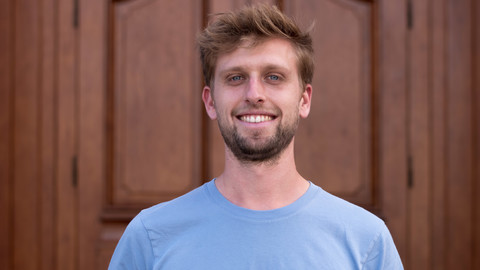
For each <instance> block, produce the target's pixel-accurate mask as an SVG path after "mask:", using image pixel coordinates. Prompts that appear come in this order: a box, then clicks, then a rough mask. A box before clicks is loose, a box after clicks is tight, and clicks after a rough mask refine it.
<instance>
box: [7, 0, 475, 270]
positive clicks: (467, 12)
mask: <svg viewBox="0 0 480 270" xmlns="http://www.w3.org/2000/svg"><path fill="white" fill-rule="evenodd" d="M257 2H266V3H269V4H276V5H277V6H279V8H281V9H282V10H283V11H285V12H286V13H287V14H289V15H291V16H293V17H294V18H295V19H296V21H297V22H298V23H299V24H300V25H301V26H302V27H303V28H308V27H309V26H310V25H311V24H312V22H314V23H315V27H314V30H313V31H312V37H313V39H314V47H315V53H316V72H315V79H314V82H313V104H312V111H311V115H310V116H309V118H308V119H306V120H304V121H302V122H301V125H300V128H299V131H298V134H297V136H296V146H295V148H296V160H297V166H298V170H299V171H300V172H301V173H302V175H304V176H305V177H306V178H308V179H309V180H311V181H312V182H314V183H316V184H317V185H319V186H321V187H323V188H324V189H326V190H327V191H329V192H331V193H333V194H335V195H337V196H340V197H342V198H344V199H346V200H348V201H350V202H352V203H355V204H358V205H360V206H362V207H364V208H366V209H368V210H369V211H371V212H373V213H375V214H376V215H378V216H379V217H381V218H382V219H383V220H385V222H386V223H387V225H388V227H389V229H390V231H391V232H392V235H393V237H394V240H395V243H396V245H397V248H398V250H399V252H400V255H401V257H402V260H403V262H404V265H405V269H422V270H425V269H435V270H439V269H440V270H441V269H465V270H468V269H472V270H473V269H480V198H479V195H480V3H478V1H475V0H278V1H274V0H270V1H268V0H267V1H265V0H264V1H254V0H250V1H248V0H228V1H225V0H176V1H169V0H62V1H60V0H42V1H34V0H4V1H1V7H0V269H12V270H20V269H21V270H23V269H62V270H68V269H89V270H90V269H106V268H107V265H108V262H109V260H110V256H111V255H112V253H113V250H114V248H115V245H116V243H117V241H118V239H119V238H120V236H121V234H122V232H123V230H124V229H125V226H126V225H127V224H128V222H129V221H130V220H131V219H132V218H133V217H134V216H135V215H136V214H137V213H138V212H139V211H140V210H141V209H143V208H145V207H149V206H151V205H154V204H156V203H159V202H163V201H166V200H170V199H172V198H175V197H177V196H179V195H181V194H184V193H186V192H188V191H189V190H191V189H193V188H195V187H197V186H199V185H201V184H203V183H204V182H206V181H209V180H211V179H212V178H213V177H215V176H216V175H218V174H219V173H220V172H221V171H222V168H223V141H222V139H221V136H220V135H219V132H218V130H217V127H216V123H215V122H213V121H210V120H209V119H208V117H207V116H206V114H205V113H204V109H203V104H202V102H201V91H202V87H203V81H202V80H203V79H202V75H201V68H200V63H199V58H198V53H197V50H196V47H195V37H196V34H197V33H198V32H199V31H200V30H201V29H202V27H203V26H205V25H206V24H207V23H208V21H209V20H210V19H212V17H211V16H209V14H212V13H218V12H224V11H227V10H232V9H237V8H240V7H242V6H244V5H245V4H253V3H257ZM359 226H362V224H359ZM205 248H208V247H205Z"/></svg>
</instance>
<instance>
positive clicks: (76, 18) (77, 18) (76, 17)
mask: <svg viewBox="0 0 480 270" xmlns="http://www.w3.org/2000/svg"><path fill="white" fill-rule="evenodd" d="M79 5H80V4H79V1H78V0H73V14H72V17H73V21H72V23H73V28H75V29H77V28H78V26H79V23H80V22H79V21H80V6H79Z"/></svg>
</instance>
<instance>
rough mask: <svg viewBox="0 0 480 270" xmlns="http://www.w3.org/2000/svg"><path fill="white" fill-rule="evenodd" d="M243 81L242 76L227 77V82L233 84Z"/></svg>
mask: <svg viewBox="0 0 480 270" xmlns="http://www.w3.org/2000/svg"><path fill="white" fill-rule="evenodd" d="M242 79H243V76H242V75H232V76H228V77H227V80H228V81H231V82H238V81H241V80H242Z"/></svg>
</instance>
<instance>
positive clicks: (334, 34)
mask: <svg viewBox="0 0 480 270" xmlns="http://www.w3.org/2000/svg"><path fill="white" fill-rule="evenodd" d="M285 8H286V11H287V13H289V14H292V15H293V16H294V17H296V18H297V19H298V20H299V23H300V24H301V25H303V26H304V27H308V26H309V25H311V24H312V22H313V21H315V28H314V30H313V32H312V37H313V42H314V46H315V48H314V49H315V57H316V69H315V75H314V81H313V99H312V102H313V104H312V108H311V112H310V116H309V118H307V119H306V120H305V121H303V122H302V121H301V124H300V125H301V126H300V129H299V132H298V134H297V136H296V141H295V142H296V145H295V147H296V158H297V166H298V170H299V171H300V173H301V174H302V175H304V177H306V178H307V179H309V180H311V181H312V182H314V183H316V184H318V185H319V186H321V187H323V188H325V189H326V190H328V191H329V192H332V193H334V194H336V195H338V196H341V197H343V198H345V199H348V200H349V201H351V202H354V203H356V204H361V205H367V206H372V205H373V202H374V198H373V196H374V194H373V191H374V189H375V181H374V178H373V175H374V173H373V169H374V164H373V160H374V157H373V156H372V155H373V154H374V152H373V151H372V147H373V145H374V143H375V142H374V136H373V133H372V125H373V124H374V116H375V115H374V103H373V101H374V100H375V96H374V94H375V89H374V88H373V87H374V83H373V82H372V79H373V77H372V74H373V72H375V71H374V61H373V58H372V57H373V54H372V52H373V49H374V48H373V45H374V44H373V42H372V41H373V36H372V35H373V32H374V30H373V29H372V27H376V25H374V24H373V23H372V22H373V21H374V18H373V15H374V13H373V10H372V9H373V4H372V3H371V2H368V1H330V0H323V1H286V4H285Z"/></svg>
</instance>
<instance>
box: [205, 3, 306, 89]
mask: <svg viewBox="0 0 480 270" xmlns="http://www.w3.org/2000/svg"><path fill="white" fill-rule="evenodd" d="M216 17H217V18H216V19H215V20H214V21H213V22H212V23H211V24H209V25H208V26H207V27H206V28H205V29H204V30H203V31H202V32H201V33H200V35H199V36H198V38H197V43H198V46H199V49H200V58H201V61H202V69H203V75H204V78H205V84H206V85H208V86H210V84H211V83H212V80H213V79H214V78H213V76H214V74H215V66H216V62H217V59H218V57H219V56H220V55H222V54H225V53H229V52H232V51H234V50H235V49H236V48H237V47H238V46H239V44H240V43H242V42H243V41H244V40H246V39H249V40H251V41H252V42H253V45H255V44H257V43H258V42H261V41H262V40H264V39H267V38H275V37H279V38H284V39H286V40H288V41H290V42H291V44H292V46H293V48H294V49H295V51H296V54H297V63H298V72H299V75H300V77H301V79H302V81H303V84H307V83H311V82H312V77H313V70H314V60H313V47H312V38H311V37H310V33H309V31H305V32H302V31H301V30H300V28H299V27H298V26H297V24H296V23H295V22H294V21H293V20H292V19H291V18H289V17H287V16H286V15H285V14H283V13H282V12H281V11H280V10H279V9H278V8H277V7H276V6H268V5H265V4H260V5H255V6H247V7H244V8H243V9H240V10H238V11H236V12H227V13H219V14H216Z"/></svg>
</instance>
